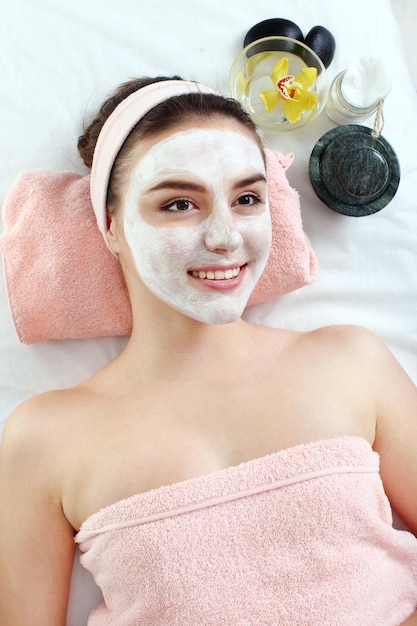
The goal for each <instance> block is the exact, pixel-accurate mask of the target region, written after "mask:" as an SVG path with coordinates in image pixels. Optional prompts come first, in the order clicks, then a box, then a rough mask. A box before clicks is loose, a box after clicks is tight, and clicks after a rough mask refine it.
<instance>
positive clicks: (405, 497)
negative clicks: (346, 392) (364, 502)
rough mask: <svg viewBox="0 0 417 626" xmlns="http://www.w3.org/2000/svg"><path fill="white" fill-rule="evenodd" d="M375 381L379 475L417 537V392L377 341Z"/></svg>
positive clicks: (372, 344) (373, 347) (374, 344)
mask: <svg viewBox="0 0 417 626" xmlns="http://www.w3.org/2000/svg"><path fill="white" fill-rule="evenodd" d="M368 349H369V350H370V351H371V353H372V352H373V363H374V377H375V379H376V382H375V389H376V415H377V420H376V436H375V442H374V449H375V450H376V451H377V452H378V453H379V455H380V473H381V478H382V481H383V483H384V488H385V492H386V494H387V496H388V498H389V500H390V502H391V505H392V507H393V508H394V510H395V511H396V512H397V513H398V515H399V516H400V517H401V518H402V519H403V521H404V522H405V523H406V524H407V525H408V527H409V528H410V529H411V530H412V531H413V533H414V534H415V535H417V388H416V386H415V385H414V383H413V382H412V381H411V380H410V378H409V377H408V376H407V374H406V373H405V372H404V370H403V369H402V367H401V366H400V365H399V363H398V362H397V361H396V359H395V358H394V357H393V355H392V354H391V353H390V352H389V350H388V349H387V348H386V347H385V346H384V345H383V344H382V342H380V341H379V340H378V339H372V340H371V341H370V342H369V346H368Z"/></svg>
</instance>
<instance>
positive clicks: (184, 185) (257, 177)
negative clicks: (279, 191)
mask: <svg viewBox="0 0 417 626" xmlns="http://www.w3.org/2000/svg"><path fill="white" fill-rule="evenodd" d="M258 182H266V178H265V176H264V175H263V174H262V173H257V174H254V175H253V176H247V177H245V178H241V179H239V180H238V181H236V182H235V183H234V184H233V187H232V188H233V190H236V189H241V188H242V187H246V186H248V185H253V184H254V183H258ZM164 189H174V190H176V189H177V190H180V191H196V192H198V193H204V192H206V191H207V189H206V187H205V186H204V185H200V184H199V183H195V182H191V181H186V180H162V181H161V182H160V183H157V184H156V185H153V186H152V187H150V188H149V189H147V190H146V191H147V193H149V192H152V191H161V190H164Z"/></svg>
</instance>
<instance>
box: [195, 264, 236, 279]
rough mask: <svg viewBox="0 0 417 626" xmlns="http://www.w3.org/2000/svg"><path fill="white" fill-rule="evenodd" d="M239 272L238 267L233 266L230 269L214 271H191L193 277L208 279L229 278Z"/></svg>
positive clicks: (234, 276)
mask: <svg viewBox="0 0 417 626" xmlns="http://www.w3.org/2000/svg"><path fill="white" fill-rule="evenodd" d="M239 274H240V267H235V268H234V269H232V270H226V271H224V272H223V270H216V271H215V272H212V271H208V272H195V271H194V272H192V275H193V276H194V277H195V278H207V279H208V280H225V279H230V278H236V276H239Z"/></svg>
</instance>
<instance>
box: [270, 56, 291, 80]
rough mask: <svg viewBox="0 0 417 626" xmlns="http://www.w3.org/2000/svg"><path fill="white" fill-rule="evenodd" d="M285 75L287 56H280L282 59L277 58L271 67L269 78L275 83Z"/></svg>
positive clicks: (286, 72)
mask: <svg viewBox="0 0 417 626" xmlns="http://www.w3.org/2000/svg"><path fill="white" fill-rule="evenodd" d="M287 75H288V58H287V57H282V59H279V60H278V61H277V62H276V63H275V65H274V67H273V69H272V72H271V80H272V82H273V83H274V85H276V84H277V83H278V81H280V80H281V79H282V78H284V77H285V76H287Z"/></svg>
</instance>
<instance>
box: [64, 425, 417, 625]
mask: <svg viewBox="0 0 417 626" xmlns="http://www.w3.org/2000/svg"><path fill="white" fill-rule="evenodd" d="M378 470H379V457H378V455H377V453H375V452H374V451H373V450H372V448H371V447H370V445H369V444H368V442H367V441H365V440H364V439H362V438H359V437H335V438H332V439H328V440H322V441H317V442H314V443H307V444H303V445H299V446H295V447H293V448H289V449H286V450H282V451H280V452H277V453H274V454H271V455H268V456H266V457H263V458H260V459H255V460H251V461H248V462H245V463H242V464H240V465H237V466H234V467H229V468H227V469H222V470H219V471H216V472H214V473H210V474H208V475H204V476H199V477H197V478H193V479H190V480H187V481H184V482H180V483H177V484H173V485H169V486H163V487H160V488H158V489H155V490H152V491H150V492H146V493H141V494H138V495H135V496H132V497H130V498H127V499H125V500H122V501H120V502H116V503H115V504H112V505H110V506H108V507H106V508H105V509H103V510H102V511H100V512H98V513H96V514H94V515H92V516H91V517H89V518H88V519H87V520H86V521H85V522H84V524H83V525H82V527H81V529H80V531H79V532H78V534H77V536H76V541H77V542H78V543H79V545H80V550H81V552H82V556H81V562H82V564H83V565H84V567H86V568H87V569H88V570H89V571H90V572H91V573H92V575H93V576H94V578H95V580H96V583H97V584H98V585H99V587H101V589H102V592H103V597H104V603H103V604H101V605H99V606H98V607H97V608H96V609H95V610H94V611H93V613H92V614H91V616H90V619H89V622H88V624H89V626H107V625H110V624H111V626H125V625H126V626H127V625H129V626H134V625H139V624H141V625H142V624H146V625H147V626H156V625H158V626H163V625H167V626H168V625H170V626H172V625H173V624H176V625H178V626H179V625H181V626H196V624H204V625H205V626H219V625H220V624H221V625H222V626H224V625H233V626H237V625H239V626H243V625H245V626H249V625H251V626H266V625H268V626H276V625H277V624H279V625H280V626H298V625H308V626H364V625H365V624H366V626H381V625H382V624H383V625H384V626H398V624H399V623H400V622H402V621H403V620H404V619H405V618H406V617H407V616H409V615H410V614H411V613H412V612H413V610H415V608H416V606H417V539H416V538H415V537H414V536H413V535H412V534H411V533H408V532H406V531H399V530H394V529H393V528H392V515H391V508H390V505H389V502H388V500H387V498H386V496H385V493H384V490H383V486H382V482H381V479H380V476H379V471H378Z"/></svg>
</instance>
